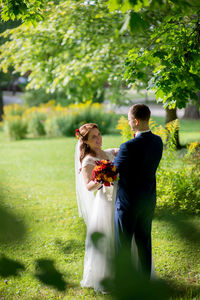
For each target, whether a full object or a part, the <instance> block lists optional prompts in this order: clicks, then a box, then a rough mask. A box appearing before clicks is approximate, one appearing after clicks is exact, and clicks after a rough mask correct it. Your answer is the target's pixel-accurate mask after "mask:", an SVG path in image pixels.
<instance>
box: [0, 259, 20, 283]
mask: <svg viewBox="0 0 200 300" xmlns="http://www.w3.org/2000/svg"><path fill="white" fill-rule="evenodd" d="M23 270H25V267H24V265H23V264H22V263H20V262H19V261H17V260H12V259H9V258H7V257H6V256H3V255H2V257H1V258H0V276H1V277H5V278H6V277H8V276H19V272H20V271H23Z"/></svg>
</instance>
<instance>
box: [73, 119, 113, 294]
mask: <svg viewBox="0 0 200 300" xmlns="http://www.w3.org/2000/svg"><path fill="white" fill-rule="evenodd" d="M76 136H77V137H78V139H79V140H78V143H77V146H76V153H75V169H76V194H77V201H78V208H79V215H80V216H82V217H83V218H84V221H85V223H86V226H87V236H86V242H85V258H84V272H83V279H82V281H81V286H82V287H92V288H94V290H95V291H103V286H102V285H101V281H102V280H103V279H104V278H106V277H109V276H111V274H110V266H109V261H111V258H112V256H113V254H114V205H115V198H116V185H114V186H110V187H105V186H103V187H102V184H100V183H97V182H94V181H93V179H92V173H93V168H94V167H95V160H102V159H106V160H110V161H113V160H114V158H115V156H116V154H117V152H118V149H108V150H104V151H103V150H102V149H101V146H102V136H101V133H100V131H99V129H98V126H97V125H96V124H94V123H88V124H84V125H83V126H81V127H80V128H79V129H77V130H76ZM94 232H100V233H101V234H103V235H102V236H101V238H99V240H98V241H97V247H96V246H95V244H94V243H93V242H92V240H91V235H92V234H93V233H94Z"/></svg>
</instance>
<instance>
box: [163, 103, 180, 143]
mask: <svg viewBox="0 0 200 300" xmlns="http://www.w3.org/2000/svg"><path fill="white" fill-rule="evenodd" d="M165 111H166V115H165V124H167V123H169V122H172V121H174V120H176V119H178V117H177V111H176V108H174V109H169V108H168V107H167V108H166V110H165ZM174 139H175V146H176V148H177V149H181V145H180V141H179V130H178V129H177V130H176V131H175V133H174Z"/></svg>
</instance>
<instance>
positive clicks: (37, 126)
mask: <svg viewBox="0 0 200 300" xmlns="http://www.w3.org/2000/svg"><path fill="white" fill-rule="evenodd" d="M30 117H31V118H30V120H29V121H28V132H29V133H30V134H31V135H32V136H34V137H38V136H43V135H45V134H46V132H45V126H44V122H45V120H46V115H45V114H41V113H38V112H35V113H33V114H32V115H31V116H30Z"/></svg>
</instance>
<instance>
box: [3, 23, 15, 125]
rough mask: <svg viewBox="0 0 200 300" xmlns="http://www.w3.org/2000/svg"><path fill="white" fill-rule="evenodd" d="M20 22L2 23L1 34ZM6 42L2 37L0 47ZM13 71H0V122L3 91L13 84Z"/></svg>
mask: <svg viewBox="0 0 200 300" xmlns="http://www.w3.org/2000/svg"><path fill="white" fill-rule="evenodd" d="M19 24H20V21H8V22H0V33H2V32H4V31H5V30H7V29H11V28H14V27H16V26H19ZM5 42H6V39H5V38H3V37H0V45H3V44H4V43H5ZM12 71H13V70H12V69H11V68H9V69H8V72H6V73H4V72H1V71H0V122H1V121H2V116H3V113H4V110H3V90H4V89H5V88H6V87H7V86H8V85H9V84H10V83H11V81H12V80H13V74H12Z"/></svg>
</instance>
